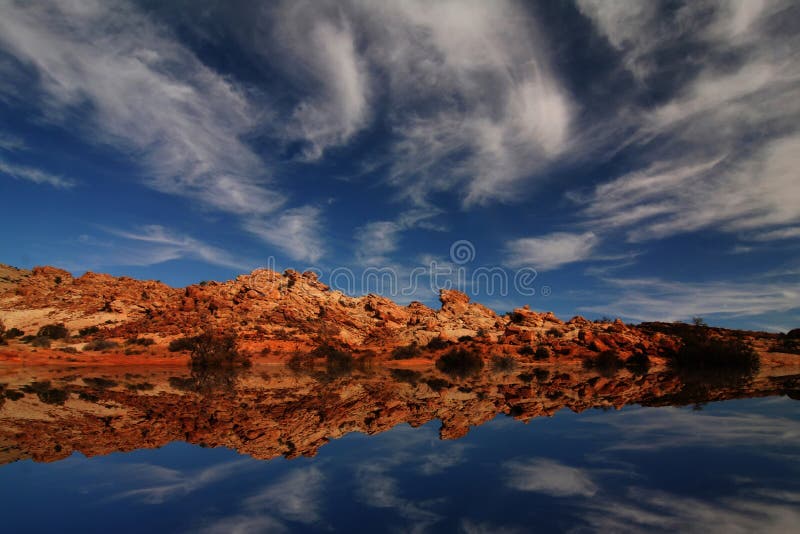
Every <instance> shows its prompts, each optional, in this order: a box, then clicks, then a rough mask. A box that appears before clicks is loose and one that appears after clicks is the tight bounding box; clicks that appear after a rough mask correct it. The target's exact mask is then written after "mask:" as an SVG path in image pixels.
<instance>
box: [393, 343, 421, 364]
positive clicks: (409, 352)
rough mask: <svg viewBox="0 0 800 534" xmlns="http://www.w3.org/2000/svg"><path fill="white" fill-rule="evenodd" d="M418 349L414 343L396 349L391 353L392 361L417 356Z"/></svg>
mask: <svg viewBox="0 0 800 534" xmlns="http://www.w3.org/2000/svg"><path fill="white" fill-rule="evenodd" d="M419 353H420V349H419V345H417V343H416V342H413V343H411V344H410V345H405V346H403V347H397V348H395V349H394V350H393V351H392V359H393V360H408V359H411V358H415V357H417V356H419Z"/></svg>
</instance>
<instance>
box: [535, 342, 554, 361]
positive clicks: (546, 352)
mask: <svg viewBox="0 0 800 534" xmlns="http://www.w3.org/2000/svg"><path fill="white" fill-rule="evenodd" d="M552 355H553V353H552V351H551V350H550V349H549V348H548V347H545V346H544V345H539V346H538V347H536V353H535V354H534V356H533V359H534V360H540V361H541V360H549V359H550V356H552Z"/></svg>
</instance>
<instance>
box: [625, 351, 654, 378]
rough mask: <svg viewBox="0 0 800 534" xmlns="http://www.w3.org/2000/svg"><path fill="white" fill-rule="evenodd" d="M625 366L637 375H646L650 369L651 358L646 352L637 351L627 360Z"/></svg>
mask: <svg viewBox="0 0 800 534" xmlns="http://www.w3.org/2000/svg"><path fill="white" fill-rule="evenodd" d="M625 368H626V369H628V371H630V372H631V373H633V374H635V375H646V374H647V372H648V371H649V370H650V358H649V357H648V356H647V354H645V353H644V352H637V353H635V354H633V355H632V356H630V357H629V358H628V359H627V360H625Z"/></svg>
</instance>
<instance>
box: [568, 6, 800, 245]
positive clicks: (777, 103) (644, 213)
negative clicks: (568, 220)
mask: <svg viewBox="0 0 800 534" xmlns="http://www.w3.org/2000/svg"><path fill="white" fill-rule="evenodd" d="M635 4H638V5H633V6H631V5H628V4H627V3H624V2H593V1H582V2H581V3H580V6H581V9H582V10H583V11H584V13H586V14H587V15H589V16H590V17H591V18H592V19H593V20H594V22H595V24H596V25H597V27H598V29H599V30H600V31H601V33H603V34H604V35H606V36H607V37H608V39H609V42H610V43H611V44H612V46H614V47H616V48H618V49H619V50H620V51H621V52H622V55H623V57H624V58H625V61H626V62H627V63H629V64H632V65H635V66H636V67H637V68H640V69H639V73H640V74H642V76H644V77H645V78H647V77H649V76H650V75H651V74H652V76H657V75H661V76H663V74H664V72H666V71H667V70H668V69H675V70H676V72H682V70H683V71H692V70H693V72H692V74H691V75H688V76H686V77H685V78H684V79H685V80H686V81H685V82H683V83H680V82H676V81H673V83H676V85H677V87H676V88H675V89H674V90H673V91H672V95H671V96H670V97H669V98H668V99H667V100H665V101H663V102H661V103H658V104H657V105H656V106H654V107H651V108H647V109H642V108H637V107H635V106H634V105H629V106H628V107H627V108H625V109H623V110H622V111H621V112H620V114H619V117H620V118H619V124H616V125H613V128H615V129H616V130H623V129H628V130H633V131H634V133H633V135H632V136H630V137H629V138H625V139H622V140H621V142H622V145H623V146H627V147H632V148H633V149H635V150H637V152H638V156H637V157H638V158H639V159H640V161H642V162H643V164H642V165H641V168H640V169H637V170H634V171H632V172H627V173H625V174H624V175H622V176H619V177H616V178H613V179H612V180H609V181H608V182H606V183H603V184H601V185H599V186H597V187H596V188H595V189H594V191H593V192H592V193H591V194H590V195H588V196H583V197H582V196H581V195H572V198H573V199H577V200H578V202H579V203H581V204H582V205H583V215H585V216H586V218H587V222H586V225H587V226H589V227H591V228H593V229H600V230H609V229H623V230H624V231H625V232H626V233H627V236H628V239H629V240H631V241H646V240H653V239H660V238H664V237H668V236H672V235H675V234H680V233H686V232H693V231H699V230H706V229H714V230H718V231H724V232H739V231H741V230H760V229H764V228H770V227H775V226H787V225H792V224H796V223H797V222H798V221H800V188H798V187H796V183H795V182H796V171H795V168H796V164H797V157H796V154H797V153H798V151H800V128H798V126H797V125H798V124H800V101H798V99H797V97H796V95H797V91H798V89H800V60H799V59H798V57H799V56H798V55H797V54H796V50H797V49H798V47H800V38H798V36H797V35H796V32H794V33H787V31H786V28H785V25H782V21H783V20H784V19H785V18H786V17H787V13H786V12H785V10H787V9H790V8H791V4H790V3H787V2H780V1H776V2H750V3H748V2H718V3H715V2H712V3H703V2H691V3H687V4H686V5H683V6H681V7H680V8H678V9H677V10H663V9H662V8H661V7H660V6H658V5H657V4H656V3H655V2H648V3H646V4H647V5H642V4H639V3H635ZM640 10H646V12H647V13H646V14H645V16H638V15H636V14H637V11H640ZM634 15H636V16H635V17H634ZM791 16H793V15H791V14H788V17H791ZM687 44H691V45H692V46H695V47H697V48H699V49H701V50H703V54H704V56H703V57H704V58H707V59H705V60H704V61H703V63H702V64H700V65H697V67H698V68H694V69H692V64H691V62H690V60H689V58H686V57H685V56H684V55H683V54H675V53H674V51H675V50H676V47H677V46H684V45H687ZM670 52H672V57H676V58H678V59H677V60H670V59H665V56H668V57H669V54H670ZM659 54H660V55H659ZM656 55H658V57H659V58H660V61H661V62H662V64H660V65H659V68H658V69H655V70H652V69H651V67H653V66H654V64H650V63H652V62H651V61H650V60H651V59H652V58H653V57H655V56H656ZM648 58H649V59H648ZM663 61H667V63H666V64H664V63H663ZM681 69H682V70H681ZM651 70H652V72H651ZM677 80H681V78H677ZM661 83H663V82H661ZM612 131H613V130H612ZM754 132H758V135H754ZM619 141H620V140H619V139H616V140H615V141H614V142H619ZM653 162H655V163H653Z"/></svg>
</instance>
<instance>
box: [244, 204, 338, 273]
mask: <svg viewBox="0 0 800 534" xmlns="http://www.w3.org/2000/svg"><path fill="white" fill-rule="evenodd" d="M322 227H323V221H322V210H321V209H320V208H318V207H315V206H302V207H299V208H292V209H287V210H284V211H283V212H282V213H280V214H278V215H275V216H272V217H269V218H257V219H253V220H250V221H247V222H246V223H245V229H246V230H247V231H249V232H251V233H252V234H254V235H256V236H258V237H259V238H260V239H262V240H263V241H265V242H267V243H270V244H272V245H274V246H276V247H278V248H279V249H281V250H282V251H284V252H285V253H286V254H288V255H289V257H290V258H292V259H294V260H306V261H311V262H314V261H317V260H319V259H320V258H321V257H322V256H323V254H324V253H325V250H326V247H325V245H324V242H323V239H322V234H323V228H322Z"/></svg>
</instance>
